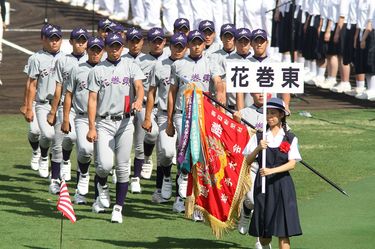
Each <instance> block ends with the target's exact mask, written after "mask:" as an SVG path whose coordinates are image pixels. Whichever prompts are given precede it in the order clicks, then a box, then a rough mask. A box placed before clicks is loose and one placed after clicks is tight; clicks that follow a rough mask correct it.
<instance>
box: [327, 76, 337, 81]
mask: <svg viewBox="0 0 375 249" xmlns="http://www.w3.org/2000/svg"><path fill="white" fill-rule="evenodd" d="M327 80H329V81H336V77H332V76H328V77H327Z"/></svg>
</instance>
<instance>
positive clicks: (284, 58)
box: [282, 53, 291, 62]
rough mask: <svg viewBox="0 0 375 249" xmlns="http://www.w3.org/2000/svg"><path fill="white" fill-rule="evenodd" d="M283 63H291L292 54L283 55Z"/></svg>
mask: <svg viewBox="0 0 375 249" xmlns="http://www.w3.org/2000/svg"><path fill="white" fill-rule="evenodd" d="M282 61H283V62H291V57H290V54H289V53H286V54H283V57H282Z"/></svg>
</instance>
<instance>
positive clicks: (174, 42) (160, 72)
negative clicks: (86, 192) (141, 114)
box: [142, 33, 187, 212]
mask: <svg viewBox="0 0 375 249" xmlns="http://www.w3.org/2000/svg"><path fill="white" fill-rule="evenodd" d="M186 45H187V37H186V36H185V35H184V34H183V33H176V34H174V35H172V37H171V39H170V50H171V55H170V56H169V57H168V58H166V59H164V60H162V61H157V62H156V64H155V67H154V68H153V70H152V72H151V75H150V77H149V79H150V86H149V91H148V95H147V104H146V114H145V119H144V122H143V125H142V127H143V128H144V129H145V130H146V131H151V130H152V129H153V126H154V125H155V124H154V120H153V118H152V117H151V116H153V115H154V113H153V110H154V105H155V103H157V114H156V117H157V126H158V127H159V137H158V143H157V144H158V145H157V151H158V153H157V159H158V160H157V161H158V164H157V170H156V190H155V191H154V193H153V195H152V199H151V200H152V202H155V203H162V202H166V201H168V200H169V199H170V198H171V196H172V178H171V168H172V164H173V158H174V156H175V155H176V147H175V146H174V145H175V144H176V139H177V137H176V135H175V136H173V137H169V136H168V135H167V134H166V132H165V130H166V128H167V118H168V116H167V99H168V91H169V86H170V82H171V66H172V64H173V63H174V62H175V61H177V60H180V59H182V58H183V57H184V55H185V51H186ZM156 95H157V96H156ZM181 204H182V205H181ZM173 210H174V211H176V212H183V211H184V210H185V207H184V205H183V203H182V202H176V205H174V206H173Z"/></svg>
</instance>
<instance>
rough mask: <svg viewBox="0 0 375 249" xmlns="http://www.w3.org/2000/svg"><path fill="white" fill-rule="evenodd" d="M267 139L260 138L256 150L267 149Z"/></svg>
mask: <svg viewBox="0 0 375 249" xmlns="http://www.w3.org/2000/svg"><path fill="white" fill-rule="evenodd" d="M267 147H268V146H267V141H266V140H260V142H259V145H258V150H259V151H261V150H263V149H267Z"/></svg>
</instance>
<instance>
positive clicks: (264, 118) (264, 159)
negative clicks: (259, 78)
mask: <svg viewBox="0 0 375 249" xmlns="http://www.w3.org/2000/svg"><path fill="white" fill-rule="evenodd" d="M264 100H265V101H264ZM262 129H263V133H262V134H263V135H262V140H266V131H267V130H266V129H267V92H266V91H264V90H263V127H262ZM262 168H263V169H265V168H266V149H263V150H262ZM265 193H266V177H265V176H262V194H265Z"/></svg>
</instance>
